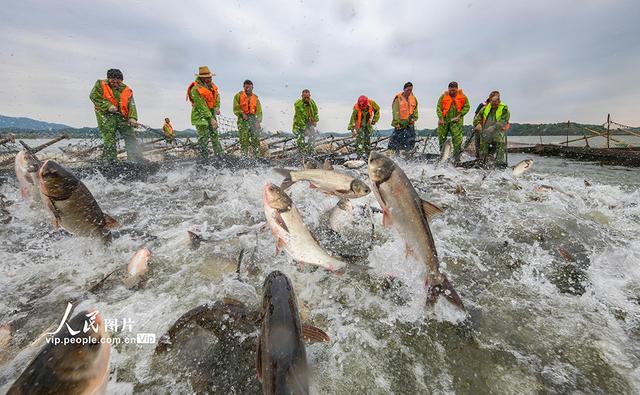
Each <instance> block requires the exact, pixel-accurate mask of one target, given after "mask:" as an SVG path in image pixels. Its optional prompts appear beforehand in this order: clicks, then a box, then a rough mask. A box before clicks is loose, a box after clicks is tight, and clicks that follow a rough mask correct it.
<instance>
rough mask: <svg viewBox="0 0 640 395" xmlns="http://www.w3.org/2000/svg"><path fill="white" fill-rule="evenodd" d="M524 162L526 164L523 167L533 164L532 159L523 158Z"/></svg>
mask: <svg viewBox="0 0 640 395" xmlns="http://www.w3.org/2000/svg"><path fill="white" fill-rule="evenodd" d="M524 163H525V164H526V166H525V168H526V169H528V168H530V167H531V166H533V159H525V160H524Z"/></svg>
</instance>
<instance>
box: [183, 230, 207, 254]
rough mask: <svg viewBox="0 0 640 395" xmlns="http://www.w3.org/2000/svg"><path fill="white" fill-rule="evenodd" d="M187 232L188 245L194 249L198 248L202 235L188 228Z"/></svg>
mask: <svg viewBox="0 0 640 395" xmlns="http://www.w3.org/2000/svg"><path fill="white" fill-rule="evenodd" d="M187 234H188V235H189V246H190V247H191V248H192V249H194V250H195V249H198V247H200V243H202V241H203V240H204V239H203V238H202V236H200V235H199V234H197V233H195V232H192V231H190V230H188V231H187Z"/></svg>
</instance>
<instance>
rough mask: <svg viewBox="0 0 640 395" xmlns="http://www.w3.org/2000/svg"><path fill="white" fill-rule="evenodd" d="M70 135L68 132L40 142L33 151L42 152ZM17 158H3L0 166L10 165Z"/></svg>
mask: <svg viewBox="0 0 640 395" xmlns="http://www.w3.org/2000/svg"><path fill="white" fill-rule="evenodd" d="M68 138H69V135H68V134H66V133H65V134H63V135H60V136H58V137H56V138H54V139H52V140H49V141H47V142H46V143H44V144H40V145H39V146H37V147H35V148H31V153H33V154H35V153H36V152H40V151H42V150H43V149H45V148H47V147H49V146H51V145H53V144H55V143H57V142H58V141H61V140H64V139H68ZM14 160H15V155H12V156H11V157H10V158H7V159H5V160H3V161H2V162H0V166H5V165H8V164H9V163H11V162H13V161H14Z"/></svg>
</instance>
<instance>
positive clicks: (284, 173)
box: [273, 168, 295, 189]
mask: <svg viewBox="0 0 640 395" xmlns="http://www.w3.org/2000/svg"><path fill="white" fill-rule="evenodd" d="M273 171H275V172H276V173H278V174H280V175H281V176H283V177H284V180H282V184H281V185H280V188H282V189H287V188H289V187H290V186H291V185H293V183H294V182H295V181H293V180H292V179H291V170H287V169H278V168H276V169H273Z"/></svg>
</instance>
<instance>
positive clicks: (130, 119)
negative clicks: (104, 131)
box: [129, 118, 138, 128]
mask: <svg viewBox="0 0 640 395" xmlns="http://www.w3.org/2000/svg"><path fill="white" fill-rule="evenodd" d="M129 126H131V127H132V128H135V127H137V126H138V121H136V120H135V119H133V118H129Z"/></svg>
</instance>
